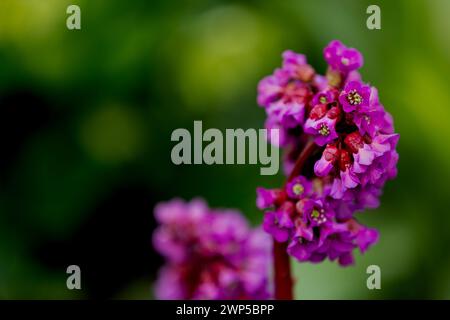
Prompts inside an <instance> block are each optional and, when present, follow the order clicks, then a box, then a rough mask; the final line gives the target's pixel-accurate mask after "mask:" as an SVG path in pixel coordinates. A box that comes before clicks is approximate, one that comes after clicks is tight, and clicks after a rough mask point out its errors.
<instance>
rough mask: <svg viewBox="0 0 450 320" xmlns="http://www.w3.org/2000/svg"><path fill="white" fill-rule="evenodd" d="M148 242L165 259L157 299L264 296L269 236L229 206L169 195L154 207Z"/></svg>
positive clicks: (266, 281) (268, 263)
mask: <svg viewBox="0 0 450 320" xmlns="http://www.w3.org/2000/svg"><path fill="white" fill-rule="evenodd" d="M155 217H156V220H157V222H159V224H160V226H159V227H158V228H157V229H156V230H155V232H154V234H153V246H154V247H155V249H156V250H157V251H158V252H159V253H160V254H162V255H163V256H164V257H165V258H166V261H167V263H166V265H165V266H163V268H162V269H161V270H160V273H159V277H158V280H157V282H156V286H155V295H156V297H157V298H158V299H214V300H217V299H267V298H268V297H269V291H268V272H269V266H270V262H271V258H270V249H271V242H270V238H269V237H268V236H267V234H265V233H264V232H263V231H262V230H261V229H251V228H250V227H249V226H248V224H247V221H246V220H245V218H244V217H243V216H242V215H241V214H240V213H239V212H237V211H234V210H213V209H210V208H208V206H207V204H206V203H205V202H204V201H202V200H199V199H197V200H192V201H191V202H189V203H187V202H184V201H182V200H178V199H175V200H172V201H170V202H166V203H160V204H159V205H157V207H156V208H155Z"/></svg>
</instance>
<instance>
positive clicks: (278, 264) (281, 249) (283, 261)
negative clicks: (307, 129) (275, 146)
mask: <svg viewBox="0 0 450 320" xmlns="http://www.w3.org/2000/svg"><path fill="white" fill-rule="evenodd" d="M315 149H316V145H315V143H314V141H313V140H309V141H308V142H307V143H306V145H305V147H304V148H303V150H302V152H301V153H300V155H299V156H298V158H297V161H296V162H295V165H294V169H292V172H291V174H290V175H289V177H288V179H287V181H286V183H288V182H289V181H291V180H292V179H293V178H295V177H296V176H298V175H299V174H300V173H301V172H302V170H303V166H304V165H305V162H306V160H307V159H308V158H309V156H310V155H311V154H312V153H313V152H314V150H315ZM287 246H288V242H277V241H276V240H275V239H274V240H273V258H274V262H273V263H274V278H275V279H274V281H275V299H277V300H292V299H293V297H294V295H293V290H292V289H293V284H294V281H293V279H292V275H291V264H290V259H289V255H288V254H287Z"/></svg>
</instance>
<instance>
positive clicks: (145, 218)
mask: <svg viewBox="0 0 450 320" xmlns="http://www.w3.org/2000/svg"><path fill="white" fill-rule="evenodd" d="M69 4H78V5H79V6H80V7H81V12H82V30H81V31H69V30H67V28H66V26H65V22H66V18H67V16H68V15H67V14H66V8H67V6H68V5H69ZM370 4H378V5H379V6H380V7H381V19H382V29H381V30H373V31H371V30H368V29H367V28H366V19H367V17H368V15H367V14H366V8H367V6H368V5H370ZM449 15H450V1H447V0H434V1H425V0H424V1H406V0H405V1H357V0H355V1H350V0H344V1H325V0H315V1H299V0H284V1H273V0H271V1H269V0H253V1H219V0H216V1H207V0H195V1H190V2H189V3H188V2H187V1H147V0H135V1H124V0H114V1H113V0H95V1H87V0H73V1H72V0H1V1H0V133H1V134H0V142H1V149H0V150H1V153H0V298H2V299H11V298H32V299H37V298H40V299H47V298H59V299H68V298H75V299H78V298H119V299H151V298H152V290H151V287H152V282H153V281H154V278H155V274H156V271H157V269H158V268H159V266H160V265H161V263H162V260H161V259H160V257H158V255H157V254H156V253H154V252H153V250H152V248H151V233H152V230H153V229H154V227H155V224H154V220H153V217H152V208H153V206H154V204H155V203H156V202H158V201H161V200H168V199H170V198H172V197H174V196H180V197H183V198H186V199H190V198H192V197H195V196H202V197H204V198H205V199H207V201H208V202H209V203H210V205H211V206H215V207H234V208H239V209H241V210H242V211H243V212H244V213H245V214H246V215H247V216H248V217H249V219H250V220H251V221H252V223H254V224H257V223H259V222H260V221H261V218H262V216H261V213H260V212H258V211H257V210H256V208H255V187H256V186H258V185H264V186H266V187H276V186H278V185H280V184H281V183H282V181H283V177H282V175H281V173H280V174H279V175H278V176H273V177H267V176H260V175H259V167H258V166H239V165H228V166H206V165H203V166H175V165H173V164H172V163H171V161H170V151H171V148H172V146H173V145H174V143H172V142H171V141H170V134H171V132H172V131H173V130H174V129H175V128H180V127H183V128H188V129H189V130H190V131H192V127H193V120H203V125H204V128H210V127H215V128H220V129H224V128H261V127H262V126H263V121H264V112H263V110H262V109H261V108H258V107H257V105H256V102H255V100H256V85H257V82H258V81H259V79H261V78H262V77H263V76H265V75H267V74H269V73H271V72H272V71H273V69H274V68H275V67H277V66H279V65H280V62H281V57H280V54H281V52H282V51H283V50H285V49H292V50H295V51H297V52H301V53H305V54H307V56H308V60H309V61H310V63H311V64H312V65H313V66H315V67H316V69H317V70H318V71H319V72H322V73H323V72H324V69H325V67H326V66H325V63H324V61H323V58H322V49H323V47H324V46H325V45H326V44H327V43H328V42H329V41H330V40H332V39H339V40H341V41H343V42H344V43H345V44H346V45H348V46H352V47H356V48H358V49H359V50H360V51H361V52H362V53H363V55H364V58H365V65H364V67H363V69H362V75H363V78H364V80H366V81H368V82H370V83H371V84H373V85H375V86H376V87H378V89H379V92H380V97H381V101H382V103H383V104H384V105H385V107H386V109H387V110H388V111H390V112H391V113H392V114H393V116H394V118H395V125H396V129H397V131H398V132H399V133H400V134H401V139H400V143H399V147H398V150H399V153H400V162H399V175H398V178H397V179H396V180H395V181H391V182H389V183H388V184H387V186H386V188H385V193H384V196H383V199H382V205H381V207H380V208H379V209H377V210H373V211H371V212H367V213H363V214H361V215H360V218H361V220H362V221H363V222H364V223H367V224H369V225H370V226H373V227H376V228H378V229H379V230H380V232H381V239H380V242H379V244H378V245H377V246H376V247H374V248H373V249H372V250H370V251H369V252H368V253H367V254H366V255H364V256H358V257H357V264H356V266H354V267H350V268H346V269H343V268H340V267H338V266H337V265H336V264H332V263H323V264H320V265H311V264H301V265H300V264H295V273H296V277H297V286H296V296H297V298H300V299H309V298H324V299H381V298H387V299H390V298H431V299H434V298H450V252H449V247H450V232H449V231H450V212H449V211H450V210H449V207H450V194H449V186H448V181H449V179H450V161H449V159H450V150H449V147H448V145H449V142H448V141H449V139H450V125H449V121H448V120H449V119H450V106H449V101H450V91H449V84H450V77H449V74H450V41H449V38H450V37H449V31H450V20H449V19H448V16H449ZM70 264H77V265H79V266H80V267H81V270H82V286H83V290H81V291H76V290H75V291H69V290H67V289H66V285H65V282H66V277H67V275H66V273H65V271H66V268H67V266H68V265H70ZM370 264H377V265H379V266H380V267H381V272H382V289H381V290H373V291H370V290H368V289H367V288H366V278H367V274H366V272H365V271H366V268H367V266H368V265H370Z"/></svg>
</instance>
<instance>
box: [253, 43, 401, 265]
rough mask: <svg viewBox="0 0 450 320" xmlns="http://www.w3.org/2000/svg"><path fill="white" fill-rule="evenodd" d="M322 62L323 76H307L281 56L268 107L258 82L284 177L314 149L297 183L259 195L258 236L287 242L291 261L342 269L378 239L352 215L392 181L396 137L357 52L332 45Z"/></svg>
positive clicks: (295, 61)
mask: <svg viewBox="0 0 450 320" xmlns="http://www.w3.org/2000/svg"><path fill="white" fill-rule="evenodd" d="M324 57H325V60H326V62H327V63H328V65H329V66H328V69H327V73H326V76H321V75H320V74H318V73H315V72H314V75H313V76H308V77H307V76H305V74H306V72H305V70H309V69H311V70H312V67H310V66H309V65H308V64H307V62H306V57H305V56H304V55H301V54H297V53H294V52H292V51H286V52H285V53H284V54H283V65H282V67H281V68H280V69H277V70H276V71H275V73H274V75H272V76H271V77H276V78H277V79H278V83H279V84H280V86H279V87H280V88H281V89H279V90H278V91H277V92H278V94H277V95H276V97H275V96H274V95H271V96H272V99H271V100H270V101H269V100H267V99H264V97H266V96H268V95H270V93H271V91H270V90H269V88H264V87H265V83H266V81H267V80H262V81H261V83H260V86H259V88H260V90H259V95H258V101H260V100H264V102H265V103H266V104H262V105H263V106H264V107H265V108H266V113H267V119H268V123H271V124H276V126H274V127H277V128H278V129H280V130H281V132H282V133H280V135H281V136H282V137H283V139H282V141H281V143H280V146H281V147H283V148H284V149H285V151H286V153H285V157H284V161H285V163H284V168H285V170H286V174H287V175H289V176H290V175H291V170H293V168H294V166H295V163H296V161H297V159H299V155H301V154H302V152H303V151H302V150H306V148H305V145H306V144H308V143H314V144H315V149H314V151H313V152H312V153H311V154H310V155H309V158H308V159H307V160H305V164H304V167H303V168H302V170H300V171H299V172H300V173H301V174H302V176H298V177H294V178H292V179H290V180H289V181H288V182H287V183H286V186H285V188H284V189H275V190H276V191H269V190H267V189H264V190H265V191H264V193H265V194H266V197H262V194H260V196H259V199H260V200H259V203H260V204H264V205H261V206H259V207H260V208H262V209H269V211H268V212H267V213H266V216H265V219H264V221H265V223H264V230H265V231H267V232H268V233H270V234H271V235H272V236H273V237H274V238H275V239H276V240H277V241H281V242H287V243H288V246H287V248H288V249H287V251H288V253H289V254H290V255H292V256H293V257H295V258H297V260H299V261H310V262H319V261H322V260H324V259H327V258H328V259H330V260H337V261H338V262H339V263H340V264H341V265H348V264H351V263H352V262H353V255H352V252H353V250H354V249H357V248H359V249H360V250H361V251H362V252H364V251H366V249H367V248H368V247H369V246H370V245H372V244H373V243H375V242H376V240H377V238H378V233H377V231H376V230H374V229H370V228H367V227H365V226H362V225H361V224H359V223H358V222H357V220H356V219H355V214H356V213H357V212H359V211H362V210H365V209H369V208H376V207H377V206H378V205H379V203H380V196H381V194H382V190H383V187H384V184H385V183H386V181H388V180H390V179H393V178H395V176H396V174H397V162H398V158H399V156H398V153H397V151H396V145H397V143H398V139H399V135H398V134H396V133H395V130H394V126H393V118H392V116H391V115H390V114H389V113H388V112H387V111H386V110H385V108H384V106H383V105H382V104H381V102H380V99H379V96H378V91H377V89H376V88H375V87H373V86H370V85H368V84H366V83H364V81H363V80H362V77H361V75H360V74H359V72H358V69H359V68H360V67H361V66H362V65H363V57H362V55H361V53H360V52H359V51H358V50H356V49H353V48H348V47H346V46H345V45H343V44H342V43H341V42H340V41H337V40H335V41H332V42H330V44H329V45H328V46H327V47H326V48H325V49H324ZM300 74H302V76H300ZM311 74H312V72H311ZM266 79H267V78H266ZM288 88H289V89H288ZM293 93H295V94H293ZM280 101H281V102H283V103H284V105H280ZM298 105H301V107H299V106H298ZM286 110H288V111H286ZM300 110H301V112H300ZM296 172H297V171H296ZM260 193H261V192H260ZM275 193H276V194H277V195H276V196H267V195H274V194H275ZM264 199H265V201H263V200H264ZM269 200H270V201H269Z"/></svg>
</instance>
